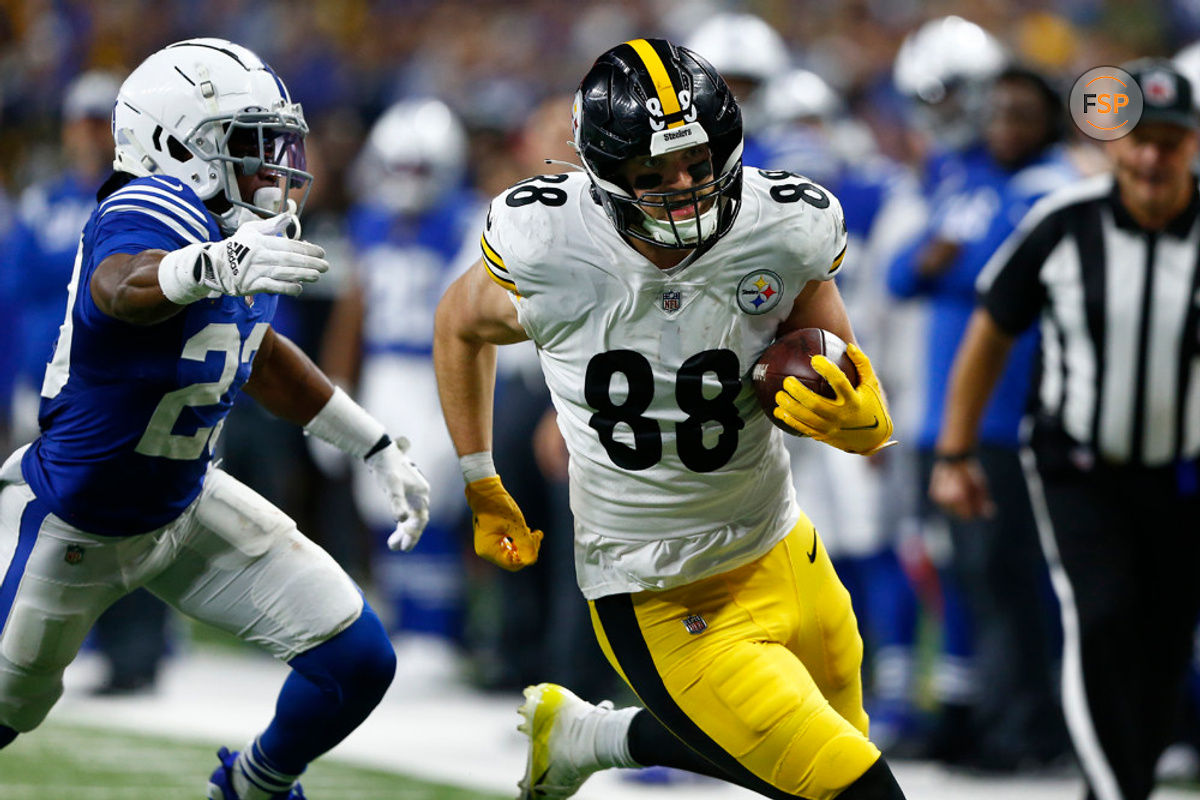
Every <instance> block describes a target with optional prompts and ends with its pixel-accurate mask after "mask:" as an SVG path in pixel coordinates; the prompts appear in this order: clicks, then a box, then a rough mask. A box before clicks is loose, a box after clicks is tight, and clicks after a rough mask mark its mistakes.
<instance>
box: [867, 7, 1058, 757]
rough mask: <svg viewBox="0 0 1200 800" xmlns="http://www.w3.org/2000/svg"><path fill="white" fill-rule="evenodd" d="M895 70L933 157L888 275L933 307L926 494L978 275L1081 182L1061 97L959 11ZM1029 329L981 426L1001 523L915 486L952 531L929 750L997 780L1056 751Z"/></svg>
mask: <svg viewBox="0 0 1200 800" xmlns="http://www.w3.org/2000/svg"><path fill="white" fill-rule="evenodd" d="M895 74H896V82H897V85H898V87H899V88H900V89H901V90H902V91H904V92H905V93H906V94H908V95H909V96H910V97H911V98H913V100H914V102H915V108H916V110H917V112H918V113H919V114H920V115H922V116H923V118H924V119H925V120H926V121H927V123H928V126H927V127H928V130H930V131H931V132H932V134H933V137H934V141H935V145H936V146H938V147H939V149H936V150H935V151H933V152H932V153H931V155H930V156H929V158H928V159H927V161H926V163H925V165H924V166H925V170H926V171H925V175H924V180H925V185H926V195H927V197H928V198H929V203H930V213H929V219H928V221H927V223H926V225H925V228H924V230H923V231H922V232H921V233H920V235H919V236H917V237H916V239H915V240H914V241H913V242H912V243H911V244H910V245H908V246H907V247H906V248H904V249H903V250H901V251H900V253H898V254H897V256H896V258H895V259H894V260H893V261H892V263H891V264H890V265H889V267H888V286H889V288H890V289H891V291H892V292H893V293H894V294H895V295H896V296H898V297H900V298H912V297H922V298H925V299H926V300H927V301H928V303H929V322H928V325H929V330H928V334H927V339H926V342H927V346H926V353H925V355H926V367H925V369H926V371H925V379H926V398H925V414H924V416H923V419H922V421H921V423H920V427H919V429H918V432H917V435H916V437H915V438H916V444H917V449H918V452H919V457H920V460H921V472H922V475H923V476H925V477H924V478H923V480H922V486H927V485H928V475H929V474H930V472H931V470H932V468H933V464H934V462H935V461H936V460H937V459H938V458H939V455H938V454H937V453H935V451H934V444H935V441H936V439H937V434H938V430H939V428H940V424H941V418H942V411H943V406H944V393H945V386H946V385H947V381H948V374H949V370H950V366H951V361H952V359H953V356H954V351H955V346H956V344H957V342H958V341H959V340H960V339H961V338H962V335H963V332H964V331H965V329H966V324H967V320H968V318H969V317H970V315H971V312H972V311H973V310H974V308H975V278H976V276H977V275H978V274H979V271H980V270H981V269H982V268H983V265H984V264H985V263H986V262H987V261H988V259H989V258H990V257H991V256H992V254H993V253H994V252H995V250H996V249H997V247H999V245H1000V244H1001V242H1003V241H1004V239H1005V238H1006V237H1007V236H1008V235H1009V234H1010V233H1012V231H1013V230H1014V229H1015V227H1016V224H1017V222H1019V221H1020V219H1021V217H1023V216H1024V214H1025V212H1026V211H1028V210H1029V208H1030V207H1031V206H1032V205H1033V203H1034V202H1035V201H1036V200H1037V199H1038V198H1040V197H1041V196H1043V195H1045V194H1047V193H1048V192H1051V191H1053V190H1055V189H1057V188H1059V187H1061V186H1064V185H1066V184H1067V183H1070V182H1071V181H1072V180H1074V179H1075V178H1076V177H1077V175H1078V173H1077V171H1076V169H1075V167H1074V166H1073V165H1072V164H1071V162H1070V161H1069V160H1068V158H1067V157H1066V155H1065V153H1064V151H1063V149H1062V147H1061V146H1060V144H1059V142H1060V140H1061V139H1062V136H1063V123H1064V120H1063V103H1062V100H1061V99H1060V98H1059V97H1058V95H1057V93H1056V92H1055V90H1054V89H1053V88H1052V87H1051V86H1050V85H1049V84H1048V83H1047V81H1046V79H1045V78H1043V77H1042V76H1040V75H1039V74H1037V73H1035V72H1032V71H1029V70H1025V69H1022V68H1019V67H1015V66H1009V65H1008V64H1007V56H1006V54H1004V53H1003V51H1002V49H1001V47H1000V45H999V44H998V42H996V40H995V39H994V38H993V37H992V36H991V35H990V34H988V33H987V32H986V31H984V30H983V29H982V28H979V27H978V26H976V25H974V24H972V23H970V22H967V21H965V20H962V19H960V18H957V17H947V18H943V19H938V20H933V21H931V22H930V23H927V24H926V26H924V27H922V28H920V29H918V30H917V31H916V32H915V33H914V34H912V35H911V36H910V37H909V38H908V39H907V40H906V41H905V43H904V44H903V45H902V46H901V49H900V52H899V54H898V56H897V60H896V73H895ZM1036 335H1037V334H1036V331H1032V332H1030V333H1029V334H1028V335H1026V336H1025V337H1024V338H1022V339H1021V340H1020V341H1019V342H1018V343H1017V344H1016V345H1015V347H1014V350H1013V357H1012V359H1011V360H1010V361H1009V363H1008V369H1007V370H1006V372H1005V374H1004V377H1003V378H1001V380H1000V383H999V388H998V390H997V392H996V394H995V396H994V397H993V401H992V403H991V404H990V405H989V407H988V409H987V412H986V415H985V417H984V420H985V421H984V423H983V433H982V435H981V441H982V443H983V444H982V447H981V450H980V453H979V455H980V457H981V460H982V462H983V464H984V469H985V470H986V472H987V473H988V477H989V481H990V482H991V484H992V485H993V486H995V487H1003V489H999V488H997V491H998V492H1002V493H1003V495H1004V496H1003V497H1002V498H1000V497H999V495H997V497H998V500H997V503H996V513H995V514H994V515H992V516H991V517H990V518H988V519H986V520H977V521H973V522H972V523H970V524H966V523H963V522H961V521H958V520H951V519H948V518H946V517H945V516H943V515H942V514H941V513H940V512H938V511H937V510H936V509H935V507H934V506H933V504H932V502H931V501H929V500H928V498H926V497H924V492H923V491H922V492H921V495H922V498H923V509H924V512H923V514H924V519H925V520H926V522H927V525H928V526H930V527H932V528H937V529H942V530H947V531H948V534H949V551H950V553H949V559H948V563H946V564H945V567H946V569H944V570H943V571H942V572H941V575H940V578H941V585H942V589H943V598H944V615H945V616H944V627H943V648H944V651H945V656H946V657H944V659H943V661H944V664H945V665H946V666H947V667H948V668H952V667H954V666H955V659H957V669H947V675H946V677H943V678H941V680H942V684H941V686H940V687H939V688H941V689H942V690H943V691H942V693H941V694H942V700H943V706H942V709H941V712H942V713H941V716H940V718H939V720H938V723H937V726H936V727H935V730H934V731H933V733H932V736H931V740H930V752H929V753H928V755H931V756H934V757H936V758H939V759H941V760H945V761H949V762H955V763H969V764H971V765H972V766H977V767H981V768H986V769H995V770H1000V771H1011V770H1015V769H1018V768H1021V767H1023V766H1026V765H1029V764H1030V763H1031V762H1033V763H1039V764H1041V763H1047V762H1051V761H1053V760H1055V759H1056V758H1058V757H1059V756H1061V755H1063V754H1065V752H1066V738H1065V728H1064V726H1063V724H1062V719H1061V713H1060V712H1059V710H1058V705H1057V698H1056V693H1055V691H1054V688H1053V687H1054V678H1053V658H1052V655H1051V653H1052V651H1053V647H1052V645H1051V639H1052V637H1053V635H1054V633H1053V628H1052V625H1053V620H1054V618H1055V614H1054V607H1053V605H1052V604H1050V603H1051V599H1050V595H1049V593H1048V591H1047V587H1048V585H1049V584H1048V577H1047V576H1046V574H1045V572H1044V570H1043V560H1042V558H1041V555H1040V548H1039V545H1038V540H1037V530H1036V526H1035V524H1034V519H1033V512H1032V509H1031V507H1030V503H1029V498H1028V494H1027V491H1026V488H1025V481H1024V478H1023V476H1022V472H1021V468H1020V461H1019V457H1018V451H1017V445H1018V437H1017V430H1018V427H1019V424H1020V420H1021V417H1022V415H1023V413H1024V411H1025V407H1026V398H1027V395H1028V392H1029V380H1030V375H1031V369H1032V364H1033V360H1034V358H1035V353H1036V349H1037V339H1036ZM955 675H957V677H955ZM984 687H986V689H984Z"/></svg>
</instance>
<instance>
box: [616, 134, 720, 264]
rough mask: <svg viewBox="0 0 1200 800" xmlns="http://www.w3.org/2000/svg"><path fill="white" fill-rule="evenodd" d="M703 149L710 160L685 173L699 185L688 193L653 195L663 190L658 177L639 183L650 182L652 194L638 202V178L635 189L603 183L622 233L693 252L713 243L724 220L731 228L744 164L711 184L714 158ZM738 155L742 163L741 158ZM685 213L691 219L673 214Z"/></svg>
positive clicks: (621, 183) (643, 194)
mask: <svg viewBox="0 0 1200 800" xmlns="http://www.w3.org/2000/svg"><path fill="white" fill-rule="evenodd" d="M705 149H706V157H705V158H704V159H703V160H699V161H695V162H693V163H692V164H690V165H689V166H688V167H687V169H688V172H689V173H691V175H692V178H693V180H694V181H695V184H694V185H693V186H691V187H689V188H686V189H673V190H660V191H655V189H656V188H657V187H658V186H660V185H661V183H662V181H661V179H659V180H654V178H655V177H657V176H654V175H653V174H644V175H642V176H639V177H642V178H646V177H649V178H650V179H651V180H652V181H653V185H652V186H650V187H649V190H648V191H641V196H640V197H639V196H638V191H639V190H641V189H642V187H640V186H638V185H637V184H638V180H637V179H636V178H635V179H634V184H633V186H629V185H627V181H626V180H625V179H623V178H620V177H617V176H613V177H612V178H611V179H610V180H599V181H598V183H599V184H601V186H600V188H601V189H602V190H603V191H604V192H606V193H607V195H608V201H609V202H610V203H611V204H612V207H613V213H614V215H615V218H616V219H619V220H620V224H619V225H618V227H619V229H620V230H621V233H623V234H625V235H626V236H630V237H632V238H634V239H639V240H641V241H643V242H647V243H649V244H652V245H655V246H657V247H666V248H670V249H690V248H694V247H698V246H699V245H701V244H703V243H704V242H707V241H709V240H710V239H712V238H713V237H714V236H715V235H716V234H717V233H718V227H719V226H720V223H721V222H722V221H723V220H728V222H732V214H731V213H728V212H729V210H730V207H731V204H733V203H736V197H737V194H738V190H740V185H741V164H740V163H738V164H736V165H734V168H728V169H725V170H722V172H721V173H720V174H719V175H717V177H715V178H712V177H710V176H712V174H713V171H714V170H713V165H712V154H711V152H710V151H708V150H707V148H705ZM737 155H738V157H739V158H740V153H739V154H737ZM705 178H708V180H705ZM684 209H686V210H688V211H689V212H690V213H689V214H685V215H682V216H676V213H674V212H678V211H680V210H684ZM655 211H658V212H659V213H658V214H656V213H655ZM663 212H665V213H663ZM723 212H725V213H723ZM726 229H727V226H726ZM721 233H724V231H721Z"/></svg>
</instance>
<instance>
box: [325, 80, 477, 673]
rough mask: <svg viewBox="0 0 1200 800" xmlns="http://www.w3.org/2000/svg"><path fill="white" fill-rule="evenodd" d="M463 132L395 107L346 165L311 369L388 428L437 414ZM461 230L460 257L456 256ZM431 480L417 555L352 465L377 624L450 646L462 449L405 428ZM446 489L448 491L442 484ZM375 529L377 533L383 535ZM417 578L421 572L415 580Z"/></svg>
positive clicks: (459, 588)
mask: <svg viewBox="0 0 1200 800" xmlns="http://www.w3.org/2000/svg"><path fill="white" fill-rule="evenodd" d="M466 160H467V133H466V130H465V129H464V127H463V125H462V123H461V122H460V120H459V118H458V115H457V114H455V113H454V111H453V110H452V109H451V108H450V107H449V106H448V105H447V104H446V103H445V102H443V101H442V100H439V99H437V98H434V97H416V98H409V99H405V100H400V101H398V102H396V103H393V104H392V105H391V106H389V107H388V108H387V110H385V111H384V113H383V114H382V115H381V116H380V117H379V119H378V120H376V122H375V124H374V125H373V126H372V128H371V132H370V133H369V134H368V136H367V141H366V144H365V145H364V147H363V149H362V151H361V152H360V153H359V154H358V157H357V158H356V160H355V162H354V165H353V167H352V169H351V170H350V180H349V184H350V189H351V190H352V192H353V196H354V198H355V200H356V202H355V204H354V206H352V207H351V209H350V211H349V212H348V214H347V220H346V221H347V228H348V231H349V235H350V236H349V238H350V244H351V246H352V249H353V255H354V259H353V262H354V270H353V274H352V279H351V282H350V283H351V286H350V287H349V288H348V290H347V291H345V292H343V293H342V294H341V295H340V296H339V298H338V301H337V303H336V304H335V305H334V307H333V310H332V312H331V313H330V323H329V325H328V326H327V329H326V333H325V339H324V343H323V346H322V357H321V366H322V367H323V368H324V369H325V371H326V373H327V374H328V375H329V376H330V377H331V378H332V379H333V380H334V381H335V382H338V383H340V384H341V385H342V386H343V387H345V388H346V389H347V390H348V391H350V392H351V393H352V394H354V393H355V392H357V394H356V397H357V399H358V400H359V401H360V402H361V403H362V405H363V407H364V408H366V409H367V410H368V411H369V412H370V413H372V414H374V415H375V416H376V417H378V418H379V419H380V420H381V421H382V422H383V423H384V424H385V425H388V426H389V427H390V426H391V425H400V424H403V421H404V420H410V419H437V418H438V416H439V415H440V414H441V410H440V408H439V406H438V399H437V386H436V384H435V382H434V377H433V361H432V353H433V312H434V309H435V308H437V303H438V300H439V299H440V298H441V296H442V293H443V292H444V291H445V288H446V286H448V285H449V284H450V282H451V281H452V280H453V279H454V278H455V277H457V273H458V272H460V271H461V270H462V269H464V268H465V267H467V266H468V265H469V264H470V262H471V261H473V260H474V254H475V252H476V248H477V247H478V245H477V243H476V241H475V236H476V235H477V231H478V229H479V226H480V225H481V224H482V221H483V216H484V213H485V208H484V204H483V201H482V200H481V199H480V198H478V197H477V196H476V195H475V193H474V192H473V190H471V189H470V188H469V187H468V186H467V185H466V184H465V180H464V179H465V177H466ZM468 231H469V232H471V234H475V235H472V236H470V239H471V242H470V245H469V246H467V251H468V252H469V256H468V259H467V261H466V263H463V264H461V265H459V264H458V261H461V260H462V259H459V258H458V256H459V252H460V251H462V250H463V249H464V245H463V242H464V240H465V239H466V238H467V237H468ZM409 436H410V438H411V441H412V450H411V452H412V454H413V456H414V457H415V458H419V459H420V462H421V466H422V469H423V471H424V473H425V476H426V477H427V478H428V480H429V482H430V485H431V486H432V487H433V488H434V491H433V493H432V495H433V503H432V505H431V507H430V522H429V525H428V526H427V527H426V529H425V534H424V536H423V540H422V545H421V553H420V556H419V557H417V558H413V557H403V558H400V557H397V554H395V553H389V552H387V551H386V549H385V548H384V547H383V542H384V540H385V539H386V538H387V534H388V533H390V532H391V527H392V525H393V524H394V523H393V520H392V517H391V509H390V508H389V507H388V505H387V502H386V500H385V499H384V498H382V497H380V496H379V493H378V491H377V490H376V488H375V486H374V481H372V480H371V477H370V475H369V471H368V470H367V469H366V468H365V465H362V468H360V469H357V470H355V474H354V494H355V499H356V501H357V505H358V510H359V512H360V513H361V515H362V518H363V519H364V520H365V521H366V523H367V525H368V526H369V527H370V529H371V532H372V545H371V558H372V564H373V569H372V573H373V574H374V575H375V576H376V581H375V586H376V589H377V590H379V593H380V597H381V598H383V602H385V603H386V605H387V606H389V607H388V608H385V609H381V612H382V613H383V620H384V623H385V624H386V625H387V626H388V628H389V630H390V631H392V632H393V633H399V634H403V637H404V638H403V640H398V641H403V643H404V645H413V646H425V647H426V649H427V650H428V651H429V652H433V653H440V654H442V655H448V654H449V652H450V650H449V645H450V644H451V643H452V642H453V641H454V640H455V639H457V638H458V636H459V634H460V633H461V629H462V616H463V608H464V605H465V602H464V592H463V567H462V557H461V555H460V541H459V540H460V537H459V534H458V530H459V526H460V525H461V524H462V523H463V522H464V520H463V519H462V508H461V503H460V502H459V501H458V496H457V495H458V480H459V476H458V472H459V470H458V457H457V456H456V455H455V453H454V445H453V444H452V443H451V442H450V436H449V434H447V433H446V429H445V427H444V426H442V425H425V426H420V427H419V428H418V429H415V430H413V431H411V432H410V434H409ZM442 489H450V491H442ZM380 534H382V535H380ZM418 576H419V579H417V578H418Z"/></svg>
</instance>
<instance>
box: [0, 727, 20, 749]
mask: <svg viewBox="0 0 1200 800" xmlns="http://www.w3.org/2000/svg"><path fill="white" fill-rule="evenodd" d="M16 738H17V732H16V731H15V730H13V729H12V728H10V727H8V726H7V725H0V750H3V749H4V748H5V747H8V746H9V745H10V744H12V743H13V740H14V739H16Z"/></svg>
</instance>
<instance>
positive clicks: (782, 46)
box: [683, 12, 791, 165]
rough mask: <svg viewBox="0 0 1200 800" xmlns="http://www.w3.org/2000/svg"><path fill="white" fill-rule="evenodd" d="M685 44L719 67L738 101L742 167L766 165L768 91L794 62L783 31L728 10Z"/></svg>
mask: <svg viewBox="0 0 1200 800" xmlns="http://www.w3.org/2000/svg"><path fill="white" fill-rule="evenodd" d="M683 44H684V46H685V47H687V48H688V49H689V50H692V51H693V52H696V53H699V54H700V55H702V56H703V57H704V58H706V59H708V62H709V63H710V64H712V65H713V66H714V67H716V69H717V72H719V73H721V77H722V78H724V79H725V83H726V84H727V85H728V86H729V89H730V90H731V91H732V92H733V96H734V97H735V98H736V99H737V102H738V106H739V107H740V108H741V109H742V126H743V136H744V139H745V142H744V147H743V150H742V161H743V163H746V164H756V165H758V164H766V163H767V156H768V153H767V151H766V149H765V146H764V144H763V143H762V141H761V139H760V134H761V133H762V132H763V129H764V127H765V126H766V125H767V122H768V116H767V113H766V109H765V108H764V100H765V90H766V87H767V84H768V83H769V82H770V81H772V80H773V79H775V78H777V77H779V76H780V75H782V74H783V73H784V72H786V71H787V69H788V67H789V65H790V62H791V56H790V55H789V53H788V49H787V44H786V43H785V42H784V41H783V37H782V36H780V35H779V31H777V30H775V29H774V28H773V27H771V25H770V24H769V23H768V22H767V21H766V20H764V19H763V18H762V17H759V16H756V15H755V14H748V13H745V12H725V13H721V14H715V15H713V16H711V17H709V18H708V19H707V21H705V22H704V23H703V24H702V25H700V26H699V27H697V28H696V29H695V30H694V31H692V33H691V35H690V36H689V37H688V38H687V41H685V42H684V43H683Z"/></svg>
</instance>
